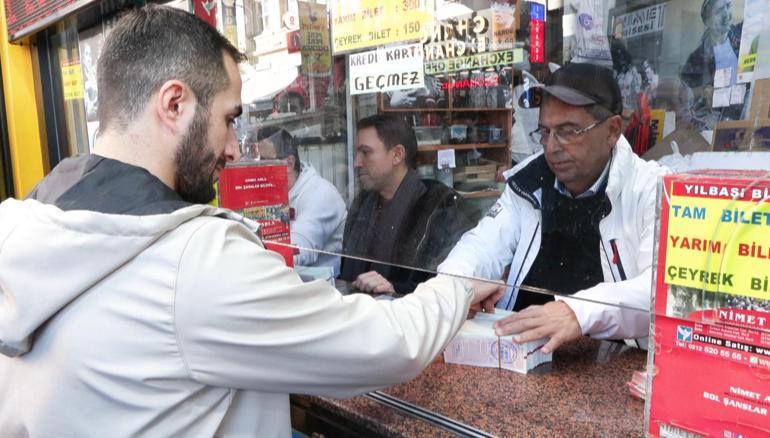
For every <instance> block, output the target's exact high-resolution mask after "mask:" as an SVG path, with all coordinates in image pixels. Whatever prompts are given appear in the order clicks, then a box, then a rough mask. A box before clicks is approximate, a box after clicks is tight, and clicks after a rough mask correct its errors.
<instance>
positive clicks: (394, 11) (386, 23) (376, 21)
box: [331, 0, 436, 54]
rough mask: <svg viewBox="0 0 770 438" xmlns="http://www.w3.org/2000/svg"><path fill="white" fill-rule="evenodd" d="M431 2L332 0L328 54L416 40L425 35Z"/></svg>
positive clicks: (433, 3) (431, 13)
mask: <svg viewBox="0 0 770 438" xmlns="http://www.w3.org/2000/svg"><path fill="white" fill-rule="evenodd" d="M435 10H436V2H435V0H404V1H398V2H382V1H379V0H358V1H351V0H334V1H332V3H331V17H332V18H331V20H332V51H333V52H334V54H339V53H342V52H348V51H351V50H357V49H365V48H369V47H374V46H379V45H384V44H390V43H396V42H401V41H411V40H418V39H420V38H421V37H422V36H423V34H425V33H426V32H429V28H430V27H431V24H432V22H433V13H434V11H435Z"/></svg>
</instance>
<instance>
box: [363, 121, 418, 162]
mask: <svg viewBox="0 0 770 438" xmlns="http://www.w3.org/2000/svg"><path fill="white" fill-rule="evenodd" d="M366 128H374V129H375V130H377V137H379V138H380V140H382V142H383V143H384V144H385V148H386V149H387V150H391V149H393V147H394V146H396V145H398V144H400V145H402V146H404V150H406V165H407V167H409V168H410V169H414V168H415V167H416V165H417V163H416V160H417V137H416V136H415V134H414V129H412V127H411V126H410V125H409V124H408V123H406V121H404V119H403V118H401V117H396V116H392V115H385V114H375V115H373V116H369V117H364V118H363V119H361V120H359V121H358V123H356V130H358V131H360V130H362V129H366Z"/></svg>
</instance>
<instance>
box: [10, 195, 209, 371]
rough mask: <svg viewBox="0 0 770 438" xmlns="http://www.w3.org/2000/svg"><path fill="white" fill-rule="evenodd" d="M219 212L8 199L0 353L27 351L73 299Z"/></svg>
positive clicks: (198, 208)
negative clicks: (139, 212)
mask: <svg viewBox="0 0 770 438" xmlns="http://www.w3.org/2000/svg"><path fill="white" fill-rule="evenodd" d="M217 211H219V212H221V210H218V209H215V208H213V207H210V206H206V205H195V206H190V207H186V208H183V209H180V210H177V211H174V212H172V213H170V214H162V215H148V216H133V215H116V214H103V213H98V212H93V211H84V210H73V211H62V210H60V209H59V208H57V207H55V206H52V205H46V204H43V203H41V202H38V201H36V200H25V201H19V200H15V199H9V200H6V201H5V202H3V203H2V204H0V352H1V353H2V354H5V355H7V356H18V355H21V354H24V353H26V352H27V351H29V350H30V348H31V338H32V336H33V334H34V332H35V330H36V329H37V328H38V327H40V326H41V325H42V324H44V323H45V322H46V321H47V320H48V319H49V318H51V317H52V316H53V315H54V314H56V313H57V312H58V311H59V310H61V309H62V308H63V307H65V306H66V305H67V304H68V303H70V302H71V301H73V300H74V299H76V298H77V297H78V296H80V295H81V294H83V293H84V292H86V291H88V290H89V289H90V288H91V287H92V286H93V285H94V284H95V283H97V282H99V281H101V280H102V279H104V278H105V277H107V276H108V275H110V273H112V272H113V271H115V270H117V269H120V267H121V266H123V265H124V264H125V263H127V262H128V261H130V260H131V259H133V258H134V257H135V256H136V255H137V254H139V253H141V252H142V251H143V250H144V249H145V248H147V247H148V246H150V245H151V244H152V243H153V242H155V241H156V240H157V239H159V238H160V237H161V236H163V235H164V234H165V233H167V232H168V231H170V230H173V229H174V228H175V227H177V226H178V225H179V224H181V223H183V222H185V221H187V220H189V219H191V218H193V217H196V216H200V215H212V214H215V213H216V212H217ZM41 274H42V275H41Z"/></svg>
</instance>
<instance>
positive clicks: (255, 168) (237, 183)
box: [219, 161, 294, 266]
mask: <svg viewBox="0 0 770 438" xmlns="http://www.w3.org/2000/svg"><path fill="white" fill-rule="evenodd" d="M278 163H279V162H277V161H272V162H268V163H264V162H249V163H238V164H236V165H234V166H228V167H225V169H224V170H223V171H222V174H221V176H220V178H219V205H220V207H223V208H229V209H230V210H233V211H236V212H238V213H240V214H242V215H244V216H245V217H247V218H249V219H252V220H255V221H257V222H259V224H260V228H259V230H260V234H261V236H262V241H263V242H264V243H265V247H266V248H267V249H270V250H272V251H275V252H277V253H279V254H281V255H282V256H283V257H284V259H285V260H286V265H287V266H293V265H294V249H293V248H290V247H288V246H286V245H289V244H291V234H290V227H289V225H290V219H291V217H290V216H291V213H290V208H289V181H288V172H287V169H286V164H285V163H281V164H278ZM273 243H277V245H276V244H273Z"/></svg>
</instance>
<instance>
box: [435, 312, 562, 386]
mask: <svg viewBox="0 0 770 438" xmlns="http://www.w3.org/2000/svg"><path fill="white" fill-rule="evenodd" d="M511 314H513V312H510V311H507V310H501V309H495V313H477V314H476V317H475V318H473V319H470V320H468V321H465V323H464V324H463V326H462V328H460V331H459V332H457V335H456V336H455V337H454V339H452V341H451V342H450V343H449V345H447V347H446V349H445V350H444V362H446V363H454V364H459V365H473V366H477V367H488V368H501V369H506V370H511V371H516V372H518V373H523V374H526V373H527V372H528V371H530V370H532V369H533V368H535V367H536V366H538V365H540V364H543V363H546V362H551V361H552V358H553V355H552V354H551V353H549V354H545V353H543V352H542V350H541V348H542V347H543V345H545V343H546V342H547V339H538V340H536V341H531V342H525V343H523V344H517V343H515V342H513V337H512V336H497V335H496V334H495V330H494V329H493V328H492V324H494V322H495V321H497V320H498V319H502V318H505V317H506V316H509V315H511Z"/></svg>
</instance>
